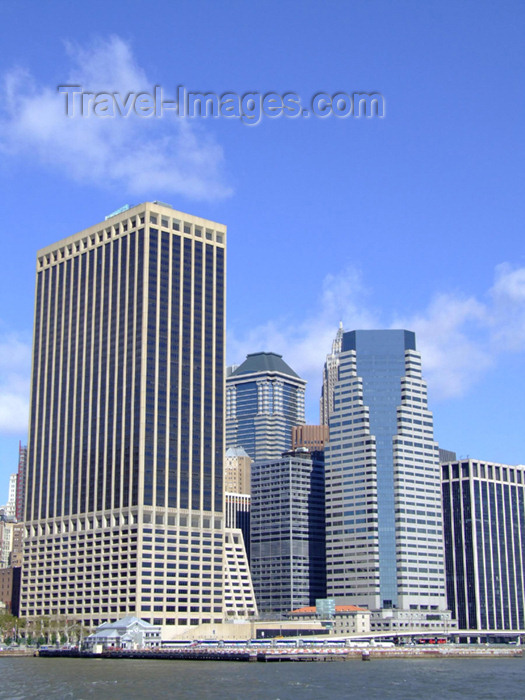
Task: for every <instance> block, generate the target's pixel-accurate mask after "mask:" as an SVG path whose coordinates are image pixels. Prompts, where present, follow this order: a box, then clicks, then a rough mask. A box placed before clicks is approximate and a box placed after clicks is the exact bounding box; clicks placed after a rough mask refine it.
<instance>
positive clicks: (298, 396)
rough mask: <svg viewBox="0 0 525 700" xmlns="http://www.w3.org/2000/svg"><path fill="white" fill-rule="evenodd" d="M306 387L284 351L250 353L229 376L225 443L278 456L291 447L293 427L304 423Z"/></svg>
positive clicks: (258, 456) (256, 454) (263, 456)
mask: <svg viewBox="0 0 525 700" xmlns="http://www.w3.org/2000/svg"><path fill="white" fill-rule="evenodd" d="M305 387H306V381H305V380H304V379H301V378H300V377H299V376H297V374H296V373H295V372H294V371H293V369H291V367H289V366H288V365H287V364H286V362H284V360H283V358H282V356H281V355H277V354H276V353H274V352H256V353H252V354H251V355H248V356H247V357H246V360H245V361H244V362H243V363H242V364H241V365H239V367H237V368H236V369H235V370H234V371H233V372H232V373H231V374H230V375H229V376H228V377H227V379H226V446H227V447H243V448H244V449H245V450H246V452H247V453H248V454H249V456H250V457H251V458H252V459H254V460H267V459H278V458H279V457H280V456H281V454H282V453H283V452H286V451H287V450H290V449H291V447H292V428H293V427H294V426H296V425H302V424H304V423H305V413H304V394H305Z"/></svg>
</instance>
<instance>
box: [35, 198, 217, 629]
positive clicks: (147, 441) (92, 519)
mask: <svg viewBox="0 0 525 700" xmlns="http://www.w3.org/2000/svg"><path fill="white" fill-rule="evenodd" d="M225 244H226V228H225V226H223V225H221V224H217V223H215V222H212V221H208V220H206V219H201V218H199V217H196V216H192V215H189V214H184V213H182V212H178V211H175V210H174V209H173V208H171V207H170V206H169V205H166V204H162V203H160V202H153V203H146V204H140V205H137V206H135V207H132V208H129V207H125V208H123V209H122V210H119V211H118V212H115V213H114V214H113V215H110V216H109V217H106V220H105V221H103V222H102V223H99V224H97V225H95V226H92V227H90V228H88V229H86V230H84V231H82V232H80V233H77V234H75V235H73V236H70V237H69V238H66V239H64V240H62V241H60V242H59V243H56V244H54V245H50V246H48V247H47V248H44V249H43V250H40V251H39V253H38V259H37V272H36V298H35V301H36V308H35V328H34V349H33V370H32V382H31V419H30V434H29V445H28V463H27V481H26V501H25V524H26V529H27V538H26V541H25V553H24V566H23V575H22V596H21V614H22V615H23V616H34V615H54V614H57V615H66V616H68V618H70V619H71V618H75V619H79V620H82V621H83V622H84V624H87V625H97V624H98V623H100V622H101V621H104V620H108V619H115V618H117V617H121V616H123V615H125V614H128V613H129V614H134V615H137V616H138V617H141V618H143V619H146V620H150V621H151V622H153V623H156V624H170V625H195V624H198V623H200V622H217V621H220V620H221V619H222V617H223V586H222V584H223V574H222V567H223V539H224V533H223V485H222V476H223V459H224V409H223V405H224V306H225V305H224V282H225Z"/></svg>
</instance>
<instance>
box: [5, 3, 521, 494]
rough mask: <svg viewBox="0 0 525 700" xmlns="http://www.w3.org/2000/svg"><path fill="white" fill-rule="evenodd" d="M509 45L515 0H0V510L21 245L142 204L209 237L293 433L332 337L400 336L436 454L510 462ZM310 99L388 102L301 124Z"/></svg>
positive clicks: (513, 128)
mask: <svg viewBox="0 0 525 700" xmlns="http://www.w3.org/2000/svg"><path fill="white" fill-rule="evenodd" d="M524 32H525V5H524V4H523V3H522V2H519V1H516V2H513V1H511V0H507V1H505V0H501V1H497V2H496V1H494V2H492V1H491V2H489V1H485V0H475V1H473V2H469V1H468V0H463V1H462V2H457V0H454V1H449V2H447V1H445V0H439V1H437V0H435V1H432V0H430V1H429V2H424V3H423V2H420V1H419V0H413V1H405V0H398V1H396V2H390V1H383V0H369V1H365V0H353V1H352V0H349V1H347V2H343V1H342V0H338V1H333V0H332V1H330V0H328V1H326V0H325V1H324V2H321V1H316V2H313V1H311V0H301V1H298V0H279V1H274V0H267V1H265V2H262V1H261V2H244V1H239V0H223V2H220V3H219V2H214V1H213V0H209V1H206V0H191V1H186V0H149V1H148V2H144V1H142V0H127V1H125V0H113V1H112V2H109V3H108V2H107V1H106V0H104V1H100V0H90V2H89V3H76V2H70V1H67V2H66V1H60V0H47V1H46V2H45V3H43V2H41V1H40V0H0V45H1V46H2V51H1V53H0V85H1V92H0V97H1V101H0V203H1V205H2V216H1V217H0V265H1V274H0V504H1V503H3V502H5V501H6V500H7V489H8V477H9V474H10V473H13V472H15V471H16V468H17V460H18V444H19V441H20V440H21V441H22V442H23V443H25V442H26V440H27V424H28V404H29V375H30V366H31V343H32V325H33V311H34V277H35V264H36V252H37V250H38V249H40V248H42V247H44V246H46V245H49V244H51V243H53V242H55V241H58V240H60V239H61V238H64V237H66V236H68V235H71V234H72V233H75V232H77V231H80V230H82V229H84V228H86V227H88V226H91V225H93V224H96V223H98V222H99V221H102V220H103V219H104V217H105V216H106V215H107V214H109V213H110V212H112V211H114V210H115V209H117V208H119V207H121V206H123V205H125V204H130V205H133V204H137V203H140V202H143V201H150V200H161V201H165V202H169V203H170V204H172V205H173V206H174V207H175V208H176V209H178V210H180V211H184V212H189V213H192V214H196V215H198V216H203V217H206V218H209V219H212V220H214V221H219V222H221V223H224V224H226V225H227V226H228V273H227V326H228V330H227V358H228V363H229V364H232V363H240V362H242V360H243V359H244V358H245V356H246V354H247V353H249V352H258V351H272V352H276V353H280V354H282V355H283V358H284V359H285V361H286V362H287V363H288V364H289V365H290V366H291V367H292V368H293V369H294V370H295V371H296V372H297V373H298V374H299V375H301V376H302V377H303V378H305V379H306V380H307V381H308V386H307V416H306V418H307V422H310V423H317V422H318V415H319V414H318V402H319V394H320V387H321V372H322V366H323V362H324V359H325V356H326V354H327V353H328V352H329V351H330V348H331V343H332V339H333V337H334V336H335V333H336V331H337V328H338V325H339V322H342V323H343V325H344V328H345V329H346V330H353V329H364V328H407V329H409V330H413V331H415V332H416V342H417V347H418V350H419V351H420V352H421V354H422V360H423V373H424V376H425V378H426V379H427V381H428V387H429V407H430V409H431V410H432V411H433V413H434V423H435V437H436V440H438V442H439V444H440V446H441V447H443V448H445V449H449V450H453V451H455V452H457V454H458V456H459V457H467V456H470V457H473V458H476V459H481V460H492V461H497V462H502V463H509V464H518V463H525V445H524V429H523V428H524V405H525V373H524V371H523V370H524V363H525V246H524V241H523V228H524V227H523V222H524V220H525V216H524V214H525V211H524V209H525V204H524V196H523V195H524V174H525V172H524V170H525V165H524V164H525V157H524V156H525V153H524V150H525V148H524V146H525V139H524V125H525V114H524V112H525V82H524V77H525V42H524V41H523V36H524ZM67 85H77V86H80V89H81V91H82V92H84V93H93V94H97V95H100V94H101V93H104V94H108V93H111V94H112V95H116V96H117V97H118V98H119V99H120V101H121V104H123V105H124V106H125V105H126V104H128V106H129V105H130V104H136V103H134V102H133V103H127V102H126V100H127V99H128V97H129V95H131V97H132V100H134V99H135V96H137V95H138V94H139V93H145V94H146V95H148V94H153V93H154V90H155V86H157V91H158V90H161V92H162V99H163V100H165V101H166V103H167V102H168V101H174V100H175V98H176V95H177V88H178V86H183V87H184V88H185V89H186V91H188V92H202V93H214V94H216V95H217V96H218V99H219V97H220V99H221V100H223V99H226V98H224V95H225V94H226V93H228V94H230V95H233V96H239V99H240V98H242V96H244V95H247V94H248V93H251V94H254V95H255V98H254V99H255V100H256V101H257V100H260V99H261V96H264V95H267V94H268V93H273V94H274V95H276V96H277V97H278V98H279V99H281V98H282V96H284V95H290V94H293V95H295V96H296V98H295V99H300V101H301V104H302V105H303V108H304V109H305V110H306V111H307V112H309V114H308V115H303V114H302V113H301V114H297V115H296V116H292V115H291V114H290V112H288V111H286V110H284V109H282V110H281V112H282V114H277V115H276V113H275V112H274V113H273V114H270V115H269V116H266V115H263V116H262V117H261V119H260V120H257V121H255V120H254V119H252V120H251V123H250V120H249V119H247V118H244V119H241V118H239V117H238V116H236V115H235V113H232V112H231V111H230V112H228V111H227V110H224V111H223V112H221V115H219V116H216V117H212V116H208V117H202V116H201V117H199V116H195V117H190V116H177V114H176V113H175V112H174V110H173V109H172V108H170V107H167V108H166V109H162V110H158V113H157V112H155V113H154V114H150V115H149V116H147V115H146V114H145V112H144V111H143V112H141V111H140V108H138V109H135V108H133V109H130V110H129V113H128V116H122V114H121V113H119V111H118V109H115V107H113V109H112V111H111V110H109V109H107V104H106V111H105V112H104V105H103V102H100V103H99V107H98V108H97V112H96V113H95V111H94V107H93V105H94V102H93V101H92V102H91V105H92V107H91V111H90V109H89V104H90V103H89V101H88V102H87V103H86V104H87V106H86V110H85V112H84V114H81V113H80V112H81V110H80V107H79V104H78V103H77V108H76V111H75V113H74V114H73V115H72V116H68V115H67V113H66V97H67V95H66V94H65V93H64V92H63V91H60V90H59V89H58V88H59V86H67ZM320 93H324V94H326V95H329V96H333V95H336V94H340V93H342V94H344V95H349V96H350V97H351V96H353V95H354V94H355V93H369V94H370V93H377V94H378V95H379V96H380V97H381V105H382V108H383V109H382V110H381V114H380V115H379V114H373V115H372V116H365V115H364V114H361V116H359V117H356V116H354V113H350V114H347V116H337V115H336V114H333V113H332V114H327V115H326V116H322V117H321V116H316V115H315V114H312V110H311V109H310V106H311V98H312V97H313V96H315V95H319V94H320ZM100 99H101V100H103V98H100ZM112 99H113V98H112ZM378 99H379V98H378ZM246 100H249V97H247V98H246ZM113 104H114V103H113ZM245 104H246V106H247V109H246V113H247V114H249V106H250V104H251V103H250V102H249V101H248V102H246V103H245ZM256 104H257V102H256ZM274 104H275V103H274ZM337 107H339V112H343V113H344V112H348V111H349V109H348V102H347V103H344V102H337V104H336V109H337ZM122 111H124V112H125V109H124V108H123V110H121V112H122ZM234 111H235V110H234Z"/></svg>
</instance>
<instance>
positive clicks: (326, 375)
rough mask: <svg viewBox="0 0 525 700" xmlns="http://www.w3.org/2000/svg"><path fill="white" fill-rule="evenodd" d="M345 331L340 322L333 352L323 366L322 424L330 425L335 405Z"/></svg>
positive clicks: (320, 416)
mask: <svg viewBox="0 0 525 700" xmlns="http://www.w3.org/2000/svg"><path fill="white" fill-rule="evenodd" d="M343 333H344V331H343V324H342V323H340V324H339V328H338V329H337V333H336V336H335V338H334V341H333V343H332V352H331V353H330V354H329V355H327V356H326V362H325V363H324V367H323V387H322V390H321V400H320V402H319V409H320V411H319V418H320V422H321V425H328V419H329V417H330V414H331V413H332V409H333V406H334V386H335V383H336V382H337V378H338V368H339V355H340V354H341V347H342V342H343Z"/></svg>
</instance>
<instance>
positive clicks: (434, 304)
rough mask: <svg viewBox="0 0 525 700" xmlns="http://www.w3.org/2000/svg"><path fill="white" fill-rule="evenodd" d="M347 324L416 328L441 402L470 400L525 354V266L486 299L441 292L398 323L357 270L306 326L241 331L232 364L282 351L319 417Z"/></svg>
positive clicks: (505, 272)
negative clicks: (485, 381)
mask: <svg viewBox="0 0 525 700" xmlns="http://www.w3.org/2000/svg"><path fill="white" fill-rule="evenodd" d="M340 320H342V321H343V324H344V327H345V329H347V330H352V329H369V328H407V329H409V330H413V331H415V333H416V338H417V346H418V350H419V351H420V352H421V354H422V358H423V368H424V375H425V378H426V379H427V381H428V384H429V388H430V390H431V392H432V397H433V399H436V400H438V399H441V400H445V399H451V398H454V397H459V396H463V395H465V394H467V393H468V391H469V390H470V389H471V387H472V386H474V385H475V384H476V383H477V382H479V381H480V380H481V379H482V377H483V376H484V375H485V374H486V373H487V371H489V370H490V368H491V367H492V366H494V365H495V364H496V363H497V362H498V361H499V360H500V358H501V357H502V356H503V355H504V354H505V353H510V352H522V351H524V350H525V268H513V267H512V266H511V265H508V264H503V265H499V266H498V267H497V268H496V270H495V280H494V283H493V285H492V286H491V287H489V288H488V289H487V291H486V293H485V294H484V295H482V297H481V298H479V299H478V298H476V297H473V296H466V295H461V294H459V293H456V294H443V293H440V294H436V296H435V297H434V298H433V299H432V300H431V301H430V303H429V304H428V305H427V306H426V308H424V309H423V310H421V311H420V312H418V313H416V314H414V315H411V316H390V318H388V312H387V311H385V310H383V311H382V312H381V313H380V312H379V311H378V310H377V309H373V308H370V306H369V304H368V297H367V293H366V289H365V287H364V286H363V284H362V281H361V279H360V276H359V274H358V273H357V272H356V271H355V270H347V271H345V272H344V273H341V274H339V275H329V276H327V277H326V278H325V280H324V284H323V289H322V291H321V294H320V298H319V305H318V308H317V309H316V311H315V313H313V314H311V315H310V317H308V318H306V319H303V320H301V321H300V322H294V320H292V319H290V318H285V317H279V318H277V319H276V320H272V321H268V322H267V323H264V324H262V325H260V326H257V327H255V328H251V329H249V330H247V331H246V332H245V333H242V332H239V330H238V329H233V330H232V331H231V332H230V335H229V346H228V356H229V361H231V362H236V363H237V362H241V361H242V360H243V359H244V357H245V355H246V354H247V353H249V352H257V351H259V350H271V351H273V352H278V353H280V354H282V355H283V357H284V359H285V360H286V361H287V362H288V363H289V364H290V366H291V367H292V368H293V369H294V370H295V371H296V372H298V374H300V375H301V376H302V377H303V378H305V379H307V380H308V382H309V384H310V388H309V392H308V396H309V398H308V402H309V404H310V411H311V412H312V413H313V411H314V410H315V405H316V401H317V397H318V395H319V392H320V386H321V369H322V366H323V363H324V359H325V356H326V354H327V353H328V352H330V349H331V343H332V340H333V338H334V336H335V333H336V331H337V327H338V323H339V321H340ZM312 407H314V408H312ZM313 417H315V416H313Z"/></svg>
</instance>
